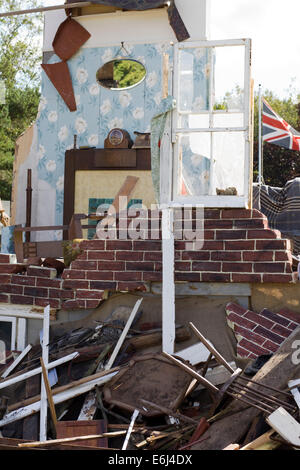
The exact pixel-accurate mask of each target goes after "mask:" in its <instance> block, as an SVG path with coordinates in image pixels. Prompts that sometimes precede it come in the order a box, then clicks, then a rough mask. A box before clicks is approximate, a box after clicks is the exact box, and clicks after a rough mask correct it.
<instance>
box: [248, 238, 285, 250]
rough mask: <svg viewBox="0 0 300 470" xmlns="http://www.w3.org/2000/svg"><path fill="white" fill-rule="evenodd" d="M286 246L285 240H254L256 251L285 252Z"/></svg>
mask: <svg viewBox="0 0 300 470" xmlns="http://www.w3.org/2000/svg"><path fill="white" fill-rule="evenodd" d="M286 246H287V240H256V249H257V250H286ZM250 249H251V248H250Z"/></svg>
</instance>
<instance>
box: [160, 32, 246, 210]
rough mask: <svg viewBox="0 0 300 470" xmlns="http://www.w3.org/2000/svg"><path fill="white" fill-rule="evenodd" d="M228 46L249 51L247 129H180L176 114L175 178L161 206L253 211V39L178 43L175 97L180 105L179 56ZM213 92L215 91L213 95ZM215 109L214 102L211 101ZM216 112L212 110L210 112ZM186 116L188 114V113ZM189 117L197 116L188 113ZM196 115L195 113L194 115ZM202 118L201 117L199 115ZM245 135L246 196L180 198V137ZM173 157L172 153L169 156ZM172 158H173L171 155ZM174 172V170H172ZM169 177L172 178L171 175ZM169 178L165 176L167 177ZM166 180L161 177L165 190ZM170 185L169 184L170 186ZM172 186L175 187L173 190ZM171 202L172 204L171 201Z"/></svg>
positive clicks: (165, 189)
mask: <svg viewBox="0 0 300 470" xmlns="http://www.w3.org/2000/svg"><path fill="white" fill-rule="evenodd" d="M226 46H231V47H234V46H244V47H245V65H244V112H243V114H244V126H243V127H231V128H229V127H218V128H217V127H216V128H213V127H208V128H190V129H186V128H180V127H178V122H179V116H180V114H181V113H179V111H178V108H176V109H175V110H174V111H173V115H172V143H173V152H172V153H173V155H172V164H171V166H172V171H171V172H170V173H172V174H173V181H172V184H171V185H169V187H168V188H161V189H163V190H162V191H161V194H162V199H161V203H167V204H169V205H170V207H172V206H173V205H178V204H203V205H204V206H205V207H233V208H234V207H240V208H248V207H249V198H250V184H249V181H250V163H251V135H252V133H251V122H252V120H251V106H250V99H251V90H250V88H251V39H235V40H218V41H197V42H192V41H191V42H189V41H187V42H183V43H176V44H175V47H174V82H173V94H174V98H175V100H176V102H177V103H179V92H180V90H179V84H180V81H179V74H180V70H179V52H180V50H184V49H192V48H200V47H201V48H209V47H226ZM212 92H213V90H211V93H212ZM210 106H211V100H210ZM210 112H212V110H210ZM184 114H186V113H184ZM188 114H193V113H192V112H191V113H188ZM194 114H195V113H194ZM196 114H199V113H196ZM230 131H233V132H243V133H244V135H245V163H244V168H245V174H244V195H243V196H217V195H203V196H178V195H177V184H178V173H179V172H178V170H179V169H178V137H179V135H184V134H192V133H195V132H197V133H200V132H230ZM169 155H170V153H169ZM170 157H171V155H170ZM169 171H170V170H169ZM170 173H169V174H170ZM164 175H165V174H164ZM164 180H165V178H164V177H163V175H162V174H161V181H162V186H164V183H163V181H164ZM166 184H167V183H166ZM170 186H171V187H170ZM167 199H168V200H167Z"/></svg>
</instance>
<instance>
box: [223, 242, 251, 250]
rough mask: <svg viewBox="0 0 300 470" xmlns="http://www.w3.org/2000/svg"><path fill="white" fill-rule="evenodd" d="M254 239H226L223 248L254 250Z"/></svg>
mask: <svg viewBox="0 0 300 470" xmlns="http://www.w3.org/2000/svg"><path fill="white" fill-rule="evenodd" d="M254 244H255V242H254V241H250V240H245V241H243V240H238V241H226V242H225V250H230V251H234V250H254Z"/></svg>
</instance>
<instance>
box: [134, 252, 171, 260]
mask: <svg viewBox="0 0 300 470" xmlns="http://www.w3.org/2000/svg"><path fill="white" fill-rule="evenodd" d="M135 254H136V255H141V254H142V253H141V252H136V253H135ZM177 257H178V254H177ZM144 260H145V261H162V252H160V251H154V252H151V251H146V252H145V253H144ZM132 261H134V259H132Z"/></svg>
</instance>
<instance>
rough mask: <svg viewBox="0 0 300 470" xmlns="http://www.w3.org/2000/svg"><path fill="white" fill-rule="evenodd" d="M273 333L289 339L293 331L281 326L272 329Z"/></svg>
mask: <svg viewBox="0 0 300 470" xmlns="http://www.w3.org/2000/svg"><path fill="white" fill-rule="evenodd" d="M272 331H274V333H277V334H278V335H280V336H283V337H284V338H288V337H289V336H290V335H291V333H292V332H291V330H288V329H287V328H285V327H284V326H281V325H275V326H274V327H273V328H272Z"/></svg>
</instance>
